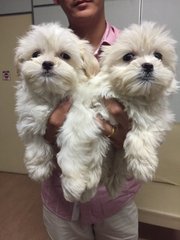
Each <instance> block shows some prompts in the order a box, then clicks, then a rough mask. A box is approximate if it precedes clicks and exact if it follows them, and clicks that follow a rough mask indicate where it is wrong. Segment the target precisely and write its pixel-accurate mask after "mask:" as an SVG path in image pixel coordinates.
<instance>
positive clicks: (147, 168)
mask: <svg viewBox="0 0 180 240" xmlns="http://www.w3.org/2000/svg"><path fill="white" fill-rule="evenodd" d="M155 170H156V166H154V165H153V164H151V163H150V162H147V161H141V162H140V161H138V160H137V159H131V160H130V161H128V163H127V171H128V174H129V175H132V176H134V178H135V179H137V180H140V181H143V182H147V181H152V179H153V177H154V174H155Z"/></svg>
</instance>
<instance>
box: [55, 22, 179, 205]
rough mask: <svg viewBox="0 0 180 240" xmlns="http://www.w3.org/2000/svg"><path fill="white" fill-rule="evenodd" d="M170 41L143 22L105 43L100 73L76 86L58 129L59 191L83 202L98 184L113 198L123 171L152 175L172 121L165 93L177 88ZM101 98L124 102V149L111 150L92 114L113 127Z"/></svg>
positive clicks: (137, 175) (160, 30)
mask: <svg viewBox="0 0 180 240" xmlns="http://www.w3.org/2000/svg"><path fill="white" fill-rule="evenodd" d="M174 44H175V41H174V40H173V39H172V38H171V37H170V35H169V33H168V32H167V31H166V30H164V28H163V27H159V26H157V25H156V24H154V23H150V22H146V23H143V24H142V25H141V26H140V25H132V26H130V27H129V28H127V29H125V30H124V31H123V32H122V33H121V35H120V38H119V39H118V40H117V42H116V43H115V44H113V45H112V46H106V47H104V49H103V50H104V52H103V54H102V60H101V64H102V67H101V71H100V73H99V74H97V75H96V76H95V77H94V78H93V79H92V80H91V81H89V82H88V83H87V84H86V86H83V87H82V88H81V89H79V93H80V94H79V96H81V97H79V98H76V100H75V101H74V104H73V107H72V109H71V111H70V112H69V114H68V118H67V120H66V121H65V123H64V125H63V129H62V132H61V138H59V139H60V140H61V143H59V145H61V146H62V147H61V151H60V153H59V154H58V155H59V156H58V163H59V165H60V166H61V167H62V169H63V170H62V171H63V175H62V185H63V190H64V195H65V197H66V199H68V200H69V201H79V200H80V201H87V200H89V199H90V198H91V197H92V196H94V194H95V193H96V190H97V187H98V185H99V184H104V185H106V187H107V189H108V191H109V193H110V194H111V195H112V196H115V195H116V194H117V193H118V192H119V191H120V187H121V184H122V180H123V179H124V178H125V177H126V176H127V175H128V176H133V177H135V178H136V179H139V180H142V181H148V180H151V179H152V178H153V176H154V174H155V171H156V168H157V165H158V157H157V150H158V146H159V145H160V143H161V142H162V141H163V138H164V136H165V133H166V131H167V130H170V127H171V124H172V122H173V120H174V116H173V114H172V113H171V112H170V110H169V108H168V96H169V95H170V94H172V93H174V92H175V91H176V89H177V84H176V80H175V65H176V58H177V57H176V53H175V49H174ZM103 98H107V99H108V98H114V99H116V100H117V101H119V102H121V103H123V105H124V107H125V111H126V112H127V114H128V116H129V118H130V119H132V129H131V130H130V131H129V132H128V134H127V137H126V139H125V142H124V151H116V152H115V156H114V154H113V152H114V151H112V150H113V149H112V147H111V140H110V139H109V138H107V137H105V136H103V135H102V134H101V130H100V126H99V124H98V122H97V121H96V120H95V118H96V116H97V113H98V114H99V115H101V116H102V118H104V119H106V120H107V121H109V122H110V123H111V124H112V125H114V126H116V125H118V123H117V122H116V121H115V119H113V117H112V116H110V115H109V113H108V112H107V110H106V108H105V106H104V105H103V100H102V99H103Z"/></svg>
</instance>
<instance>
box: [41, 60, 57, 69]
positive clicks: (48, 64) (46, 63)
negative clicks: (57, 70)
mask: <svg viewBox="0 0 180 240" xmlns="http://www.w3.org/2000/svg"><path fill="white" fill-rule="evenodd" d="M53 66H54V63H53V62H51V61H44V62H43V63H42V67H43V69H45V70H51V69H52V68H53Z"/></svg>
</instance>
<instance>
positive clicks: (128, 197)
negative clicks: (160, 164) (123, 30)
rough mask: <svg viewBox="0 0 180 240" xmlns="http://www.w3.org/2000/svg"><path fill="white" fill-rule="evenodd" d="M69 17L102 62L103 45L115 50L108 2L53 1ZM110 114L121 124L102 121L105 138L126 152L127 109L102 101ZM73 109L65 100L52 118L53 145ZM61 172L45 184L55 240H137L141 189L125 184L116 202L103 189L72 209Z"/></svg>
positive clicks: (48, 220) (47, 217)
mask: <svg viewBox="0 0 180 240" xmlns="http://www.w3.org/2000/svg"><path fill="white" fill-rule="evenodd" d="M54 2H55V3H57V4H59V5H60V6H61V7H62V9H63V11H64V12H65V14H66V16H67V18H68V21H69V28H71V29H72V30H73V31H74V33H75V34H76V35H77V36H79V37H80V38H82V39H87V40H88V41H89V42H90V43H91V45H92V46H93V47H94V49H95V52H94V54H95V56H96V57H97V58H98V56H99V54H100V53H101V46H102V45H111V44H112V43H113V42H114V41H115V40H116V39H117V37H118V36H119V34H120V30H119V29H117V28H116V27H114V26H111V25H110V24H109V23H107V22H106V19H105V13H104V0H54ZM104 101H105V105H106V107H107V109H108V111H109V112H110V113H111V114H113V115H114V117H115V118H116V119H117V122H119V125H118V127H117V129H116V130H115V131H114V129H113V127H112V126H111V125H110V124H109V123H108V122H105V121H103V120H102V119H97V121H100V123H101V125H102V131H103V134H105V135H106V136H109V137H110V138H111V140H112V144H114V146H115V147H116V148H122V147H123V142H124V139H125V137H126V134H127V132H128V130H129V129H130V126H131V124H130V120H129V119H128V117H127V114H126V113H125V112H124V111H123V106H121V105H120V104H119V103H117V102H115V101H114V100H104ZM70 107H71V100H70V99H67V100H66V101H64V102H63V103H61V104H59V105H58V106H57V107H56V109H55V110H54V112H53V113H52V115H51V116H50V118H49V122H48V124H47V131H46V135H45V138H46V139H47V140H48V141H49V142H50V143H52V144H54V142H55V136H56V133H57V129H58V128H59V127H60V126H62V125H63V122H64V120H65V119H66V114H67V113H68V111H69V109H70ZM59 175H60V169H58V166H57V168H56V169H55V170H54V172H53V175H52V176H51V177H50V178H49V179H47V180H46V181H44V182H43V183H42V201H43V215H44V223H45V226H46V229H47V232H48V234H49V236H50V237H51V239H53V240H71V239H74V240H75V239H77V240H95V239H96V240H111V239H123V240H125V239H129V240H137V239H138V214H137V208H136V206H135V203H134V201H133V198H134V195H135V194H136V192H137V191H138V189H139V188H140V183H139V182H137V181H135V180H134V179H127V181H126V182H125V183H124V185H123V188H122V189H121V191H120V193H119V196H118V197H117V198H115V199H112V198H111V197H110V196H109V195H108V193H107V191H106V189H105V187H99V190H98V192H97V194H96V195H95V197H94V198H93V199H91V200H90V201H89V202H86V203H71V202H68V201H66V200H65V198H64V197H63V192H62V189H61V185H60V179H59Z"/></svg>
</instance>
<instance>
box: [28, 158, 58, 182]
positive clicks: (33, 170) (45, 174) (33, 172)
mask: <svg viewBox="0 0 180 240" xmlns="http://www.w3.org/2000/svg"><path fill="white" fill-rule="evenodd" d="M26 168H27V171H28V175H29V177H30V178H31V179H33V180H35V181H44V180H46V179H47V178H49V177H50V176H51V174H52V170H53V168H54V164H53V163H52V162H48V163H46V164H39V165H38V166H37V165H27V166H26Z"/></svg>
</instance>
